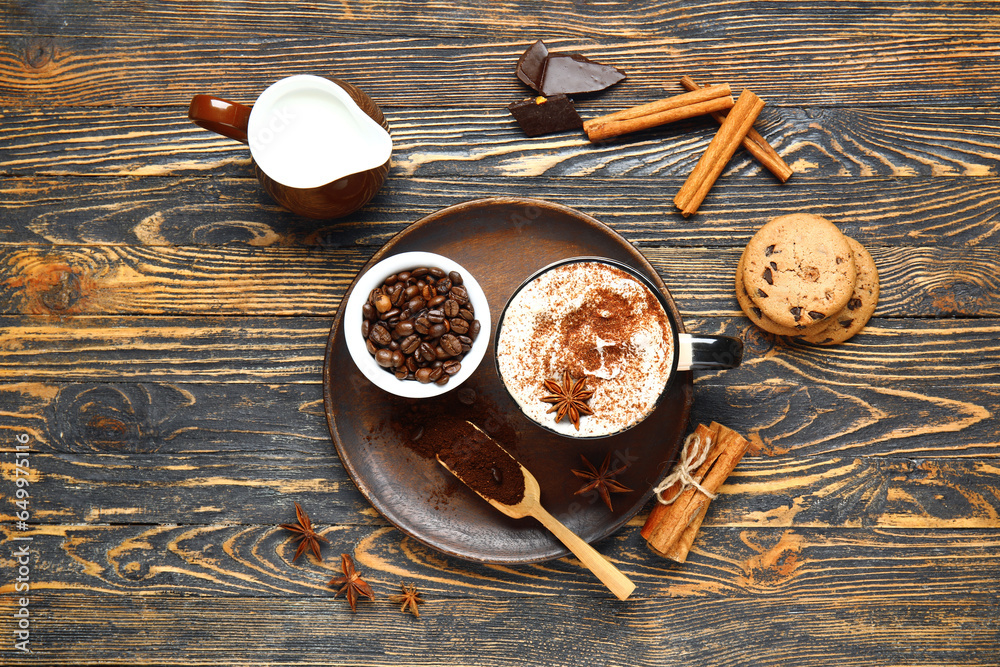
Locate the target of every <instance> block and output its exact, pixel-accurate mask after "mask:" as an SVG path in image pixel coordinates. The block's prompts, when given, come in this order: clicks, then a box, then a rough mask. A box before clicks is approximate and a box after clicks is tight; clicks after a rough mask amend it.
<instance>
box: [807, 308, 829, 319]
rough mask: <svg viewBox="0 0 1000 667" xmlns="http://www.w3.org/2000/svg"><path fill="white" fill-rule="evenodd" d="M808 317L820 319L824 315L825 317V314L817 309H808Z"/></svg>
mask: <svg viewBox="0 0 1000 667" xmlns="http://www.w3.org/2000/svg"><path fill="white" fill-rule="evenodd" d="M809 317H811V318H813V319H814V320H821V319H823V318H824V317H826V315H824V314H823V313H821V312H819V311H818V310H810V311H809Z"/></svg>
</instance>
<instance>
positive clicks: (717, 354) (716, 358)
mask: <svg viewBox="0 0 1000 667" xmlns="http://www.w3.org/2000/svg"><path fill="white" fill-rule="evenodd" d="M677 337H678V338H679V343H680V357H679V359H678V360H677V370H679V371H715V370H722V369H723V368H736V367H737V366H739V365H740V362H741V361H743V341H742V340H740V339H739V338H733V337H732V336H702V335H695V334H688V333H682V334H677Z"/></svg>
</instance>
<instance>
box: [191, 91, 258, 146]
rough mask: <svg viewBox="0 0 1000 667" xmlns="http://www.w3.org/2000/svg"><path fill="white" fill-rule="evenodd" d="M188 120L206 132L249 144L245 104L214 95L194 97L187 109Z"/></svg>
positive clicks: (248, 120)
mask: <svg viewBox="0 0 1000 667" xmlns="http://www.w3.org/2000/svg"><path fill="white" fill-rule="evenodd" d="M188 118H190V119H191V120H192V121H194V123H195V124H196V125H200V126H201V127H203V128H205V129H206V130H211V131H212V132H217V133H219V134H221V135H222V136H224V137H229V138H230V139H235V140H236V141H242V142H243V143H249V142H248V140H247V125H248V124H249V122H250V107H248V106H246V105H245V104H240V103H238V102H230V101H229V100H224V99H222V98H221V97H215V96H214V95H195V96H194V97H193V98H192V99H191V106H190V107H188Z"/></svg>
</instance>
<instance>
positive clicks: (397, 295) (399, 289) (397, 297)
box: [389, 283, 406, 306]
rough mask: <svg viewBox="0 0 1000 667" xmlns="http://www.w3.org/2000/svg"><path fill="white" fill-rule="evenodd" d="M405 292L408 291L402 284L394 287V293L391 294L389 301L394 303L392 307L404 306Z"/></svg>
mask: <svg viewBox="0 0 1000 667" xmlns="http://www.w3.org/2000/svg"><path fill="white" fill-rule="evenodd" d="M405 292H406V290H405V289H404V287H403V285H402V284H400V283H396V284H395V285H393V286H392V291H391V292H389V299H390V300H391V301H392V305H394V306H400V305H402V303H403V294H405Z"/></svg>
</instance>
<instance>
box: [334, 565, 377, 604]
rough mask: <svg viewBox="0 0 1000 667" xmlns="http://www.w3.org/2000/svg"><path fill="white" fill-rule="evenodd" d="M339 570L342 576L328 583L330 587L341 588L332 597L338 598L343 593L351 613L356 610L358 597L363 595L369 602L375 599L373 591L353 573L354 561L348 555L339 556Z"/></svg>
mask: <svg viewBox="0 0 1000 667" xmlns="http://www.w3.org/2000/svg"><path fill="white" fill-rule="evenodd" d="M340 569H341V570H342V571H343V572H344V576H342V577H334V578H333V579H331V580H330V583H329V585H330V586H340V587H341V588H340V590H339V591H337V592H336V593H335V594H334V596H333V597H339V596H340V594H341V593H344V594H345V596H346V597H347V602H348V604H350V605H351V611H357V610H358V596H359V595H364V596H365V597H366V598H368V599H369V600H374V599H375V591H373V590H372V587H371V586H369V585H368V582H366V581H365V580H364V579H362V578H361V577H359V576H358V573H357V572H355V571H354V559H353V558H351V557H350V555H348V554H340Z"/></svg>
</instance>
